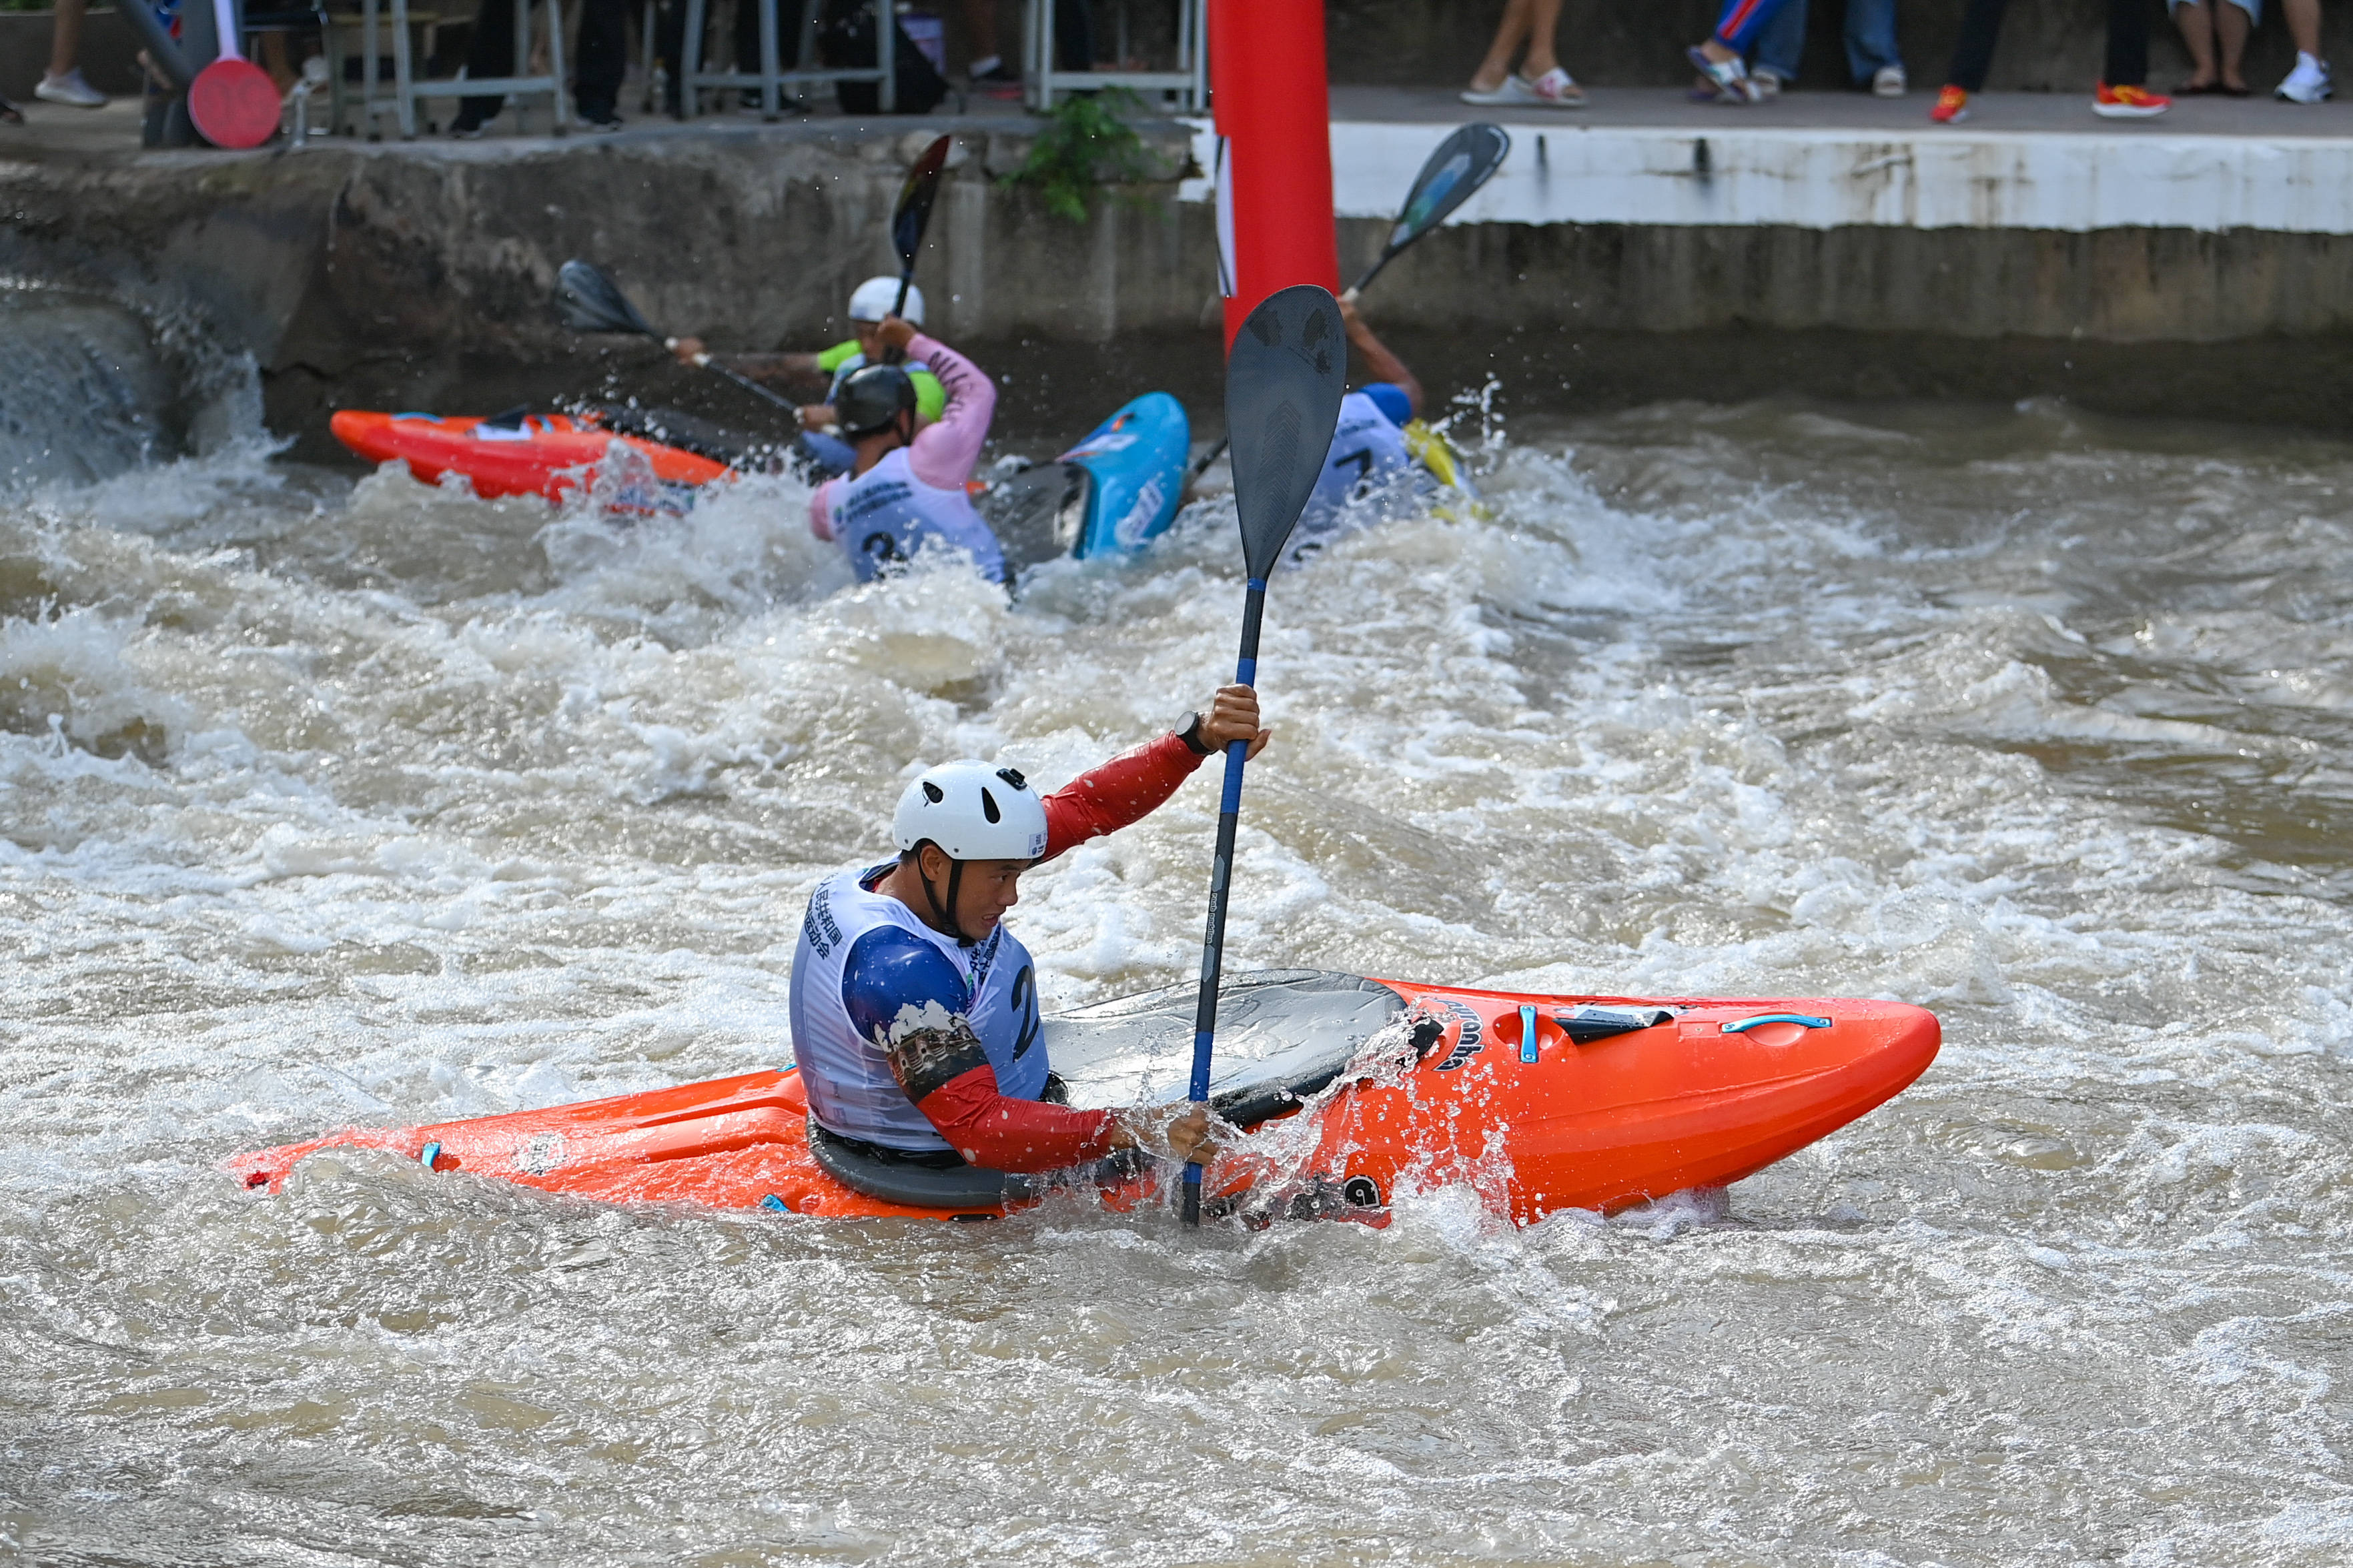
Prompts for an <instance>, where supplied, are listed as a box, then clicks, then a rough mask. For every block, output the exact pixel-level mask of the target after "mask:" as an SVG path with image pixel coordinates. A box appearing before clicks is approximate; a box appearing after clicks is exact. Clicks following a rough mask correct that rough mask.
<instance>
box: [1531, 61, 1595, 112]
mask: <svg viewBox="0 0 2353 1568" xmlns="http://www.w3.org/2000/svg"><path fill="white" fill-rule="evenodd" d="M1527 85H1528V90H1529V91H1530V92H1531V93H1533V94H1535V101H1536V102H1537V103H1539V104H1541V105H1542V106H1544V107H1545V108H1546V109H1583V108H1584V107H1585V89H1583V88H1581V87H1579V86H1577V79H1576V78H1575V77H1572V76H1570V75H1569V74H1568V73H1567V71H1565V70H1563V69H1561V68H1559V67H1558V66H1555V67H1553V68H1552V69H1550V70H1548V71H1546V72H1545V73H1544V75H1542V76H1540V77H1538V78H1536V79H1535V80H1534V81H1532V82H1529V83H1528V84H1527Z"/></svg>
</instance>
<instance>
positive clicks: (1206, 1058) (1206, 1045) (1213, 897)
mask: <svg viewBox="0 0 2353 1568" xmlns="http://www.w3.org/2000/svg"><path fill="white" fill-rule="evenodd" d="M1265 614H1266V579H1265V578H1263V577H1253V578H1251V579H1250V594H1249V596H1248V597H1247V598H1245V599H1244V600H1243V601H1242V647H1241V657H1240V658H1239V659H1238V660H1236V661H1235V666H1234V684H1235V685H1237V686H1256V685H1257V684H1258V628H1259V622H1260V620H1261V618H1263V617H1264V616H1265ZM1249 762H1250V742H1248V741H1232V742H1228V743H1227V746H1226V789H1225V795H1224V796H1223V798H1222V799H1220V800H1219V803H1218V852H1217V855H1216V857H1215V858H1214V859H1212V860H1211V862H1210V865H1209V923H1208V930H1207V931H1205V932H1204V934H1203V936H1202V939H1201V999H1200V1002H1199V1004H1198V1006H1196V1007H1195V1009H1194V1012H1193V1085H1192V1093H1191V1094H1190V1096H1189V1097H1188V1098H1189V1099H1191V1100H1192V1101H1193V1102H1194V1103H1195V1104H1196V1105H1199V1104H1203V1103H1205V1102H1207V1101H1208V1098H1209V1062H1210V1058H1211V1056H1212V1055H1213V1051H1214V1047H1215V1044H1216V1040H1217V1036H1218V975H1219V970H1220V969H1221V968H1222V967H1223V964H1224V961H1225V949H1226V895H1227V893H1228V892H1229V890H1230V889H1231V888H1232V886H1233V879H1234V835H1235V833H1236V832H1237V831H1238V830H1239V829H1240V826H1241V815H1242V769H1243V768H1244V767H1245V766H1247V765H1248V763H1249ZM1200 1220H1201V1167H1200V1165H1199V1164H1198V1163H1192V1162H1187V1164H1186V1166H1185V1223H1186V1224H1187V1225H1198V1224H1199V1223H1200Z"/></svg>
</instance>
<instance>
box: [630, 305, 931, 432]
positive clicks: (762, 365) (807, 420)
mask: <svg viewBox="0 0 2353 1568" xmlns="http://www.w3.org/2000/svg"><path fill="white" fill-rule="evenodd" d="M898 298H899V279H897V278H895V277H877V278H869V279H867V280H866V281H865V282H863V283H860V285H859V286H858V288H857V289H856V290H855V291H853V292H852V293H851V294H850V296H849V331H850V337H849V341H848V342H839V343H836V344H834V345H833V347H831V348H829V349H827V350H825V351H824V352H823V353H743V354H713V355H712V358H713V359H716V360H717V361H719V363H722V364H723V365H725V366H726V367H727V368H728V369H730V370H732V371H733V372H735V373H736V374H738V375H748V376H750V377H751V378H752V379H753V380H754V381H757V382H762V383H764V384H767V385H769V386H773V387H775V388H776V390H777V391H778V392H781V393H783V394H785V395H786V396H788V397H807V398H810V399H813V401H811V402H808V403H805V404H803V405H801V410H800V416H801V428H802V429H804V430H807V431H811V432H819V433H821V432H824V431H827V430H829V429H831V428H832V427H833V426H834V423H835V420H834V413H833V397H834V394H835V393H837V392H839V390H840V389H841V384H842V383H843V382H845V381H847V380H849V377H850V376H851V375H852V374H855V373H857V372H858V371H860V370H863V369H864V368H865V367H866V366H868V365H870V364H881V363H882V342H881V339H880V338H879V337H877V336H876V335H875V334H876V333H878V332H879V331H881V327H882V321H883V318H884V317H886V316H888V315H890V314H891V307H892V303H893V302H894V301H896V300H897V299H898ZM901 313H902V315H903V316H904V317H905V318H906V319H907V320H908V321H913V322H914V323H915V325H917V326H919V327H920V326H922V325H923V290H922V289H918V288H916V287H914V286H913V284H910V285H909V286H908V288H907V304H906V308H905V310H903V311H902V312H901ZM704 346H705V345H704V343H703V342H702V339H701V338H681V339H679V340H678V345H677V347H676V349H675V350H674V351H673V352H674V353H677V355H678V357H679V361H680V363H683V364H692V363H694V361H695V356H697V355H698V354H701V353H703V352H704ZM903 368H904V369H905V370H906V372H907V374H909V375H910V376H912V377H913V379H914V383H915V417H916V420H917V422H918V423H920V424H924V425H928V424H930V423H931V422H932V421H934V420H935V419H937V418H938V417H939V416H940V411H941V410H942V409H944V408H945V407H946V406H947V393H946V391H945V389H944V388H943V387H942V386H941V385H940V379H939V377H938V376H936V375H934V374H932V367H931V366H930V365H929V364H928V363H924V362H923V360H921V359H920V358H913V359H910V360H909V361H908V362H907V363H906V365H905V366H904V367H903ZM843 457H844V461H843V463H842V464H841V465H839V466H843V467H846V466H847V454H846V453H845V454H844V455H843Z"/></svg>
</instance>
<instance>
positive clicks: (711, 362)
mask: <svg viewBox="0 0 2353 1568" xmlns="http://www.w3.org/2000/svg"><path fill="white" fill-rule="evenodd" d="M646 336H648V337H649V338H651V339H653V341H654V342H658V343H659V344H661V346H662V347H664V348H666V349H675V348H677V347H678V340H677V339H676V338H666V337H664V336H662V335H661V334H660V333H659V332H652V331H649V332H648V333H647V334H646ZM694 363H697V364H699V365H701V366H702V368H703V369H705V370H713V371H717V372H718V373H719V374H721V375H723V376H725V377H726V378H727V379H728V380H730V381H732V382H733V383H734V384H736V385H738V386H740V387H742V388H743V389H744V391H746V392H748V393H750V394H751V395H753V396H754V397H765V398H766V399H767V400H768V401H769V402H771V403H773V404H775V405H776V406H777V407H779V408H785V409H789V410H791V411H792V416H793V417H794V419H795V420H798V419H799V418H800V413H801V405H799V404H797V403H795V402H794V401H793V400H792V399H791V398H789V397H786V395H784V394H782V393H780V392H776V391H774V390H772V389H771V388H768V387H765V386H762V385H761V384H759V383H758V382H756V381H754V380H753V379H752V378H751V377H750V376H748V375H745V374H744V373H743V372H741V371H735V370H729V369H728V368H727V367H726V366H725V365H723V364H721V363H719V362H718V361H717V360H715V359H713V358H712V357H711V355H709V354H708V353H699V354H697V355H695V356H694Z"/></svg>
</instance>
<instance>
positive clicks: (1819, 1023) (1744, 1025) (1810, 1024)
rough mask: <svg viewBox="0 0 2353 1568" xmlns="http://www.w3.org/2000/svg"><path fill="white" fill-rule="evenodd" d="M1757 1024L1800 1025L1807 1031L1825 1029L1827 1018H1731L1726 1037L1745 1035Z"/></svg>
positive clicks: (1771, 1015)
mask: <svg viewBox="0 0 2353 1568" xmlns="http://www.w3.org/2000/svg"><path fill="white" fill-rule="evenodd" d="M1759 1024H1802V1025H1804V1026H1806V1027H1807V1028H1809V1029H1827V1028H1829V1027H1830V1026H1831V1021H1830V1020H1829V1019H1828V1018H1817V1017H1815V1016H1813V1015H1812V1014H1811V1013H1759V1014H1757V1016H1755V1017H1753V1018H1733V1019H1730V1020H1728V1021H1727V1022H1726V1023H1725V1026H1724V1032H1725V1034H1727V1035H1745V1034H1746V1033H1747V1032H1748V1031H1749V1030H1751V1029H1753V1028H1755V1027H1757V1025H1759Z"/></svg>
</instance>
